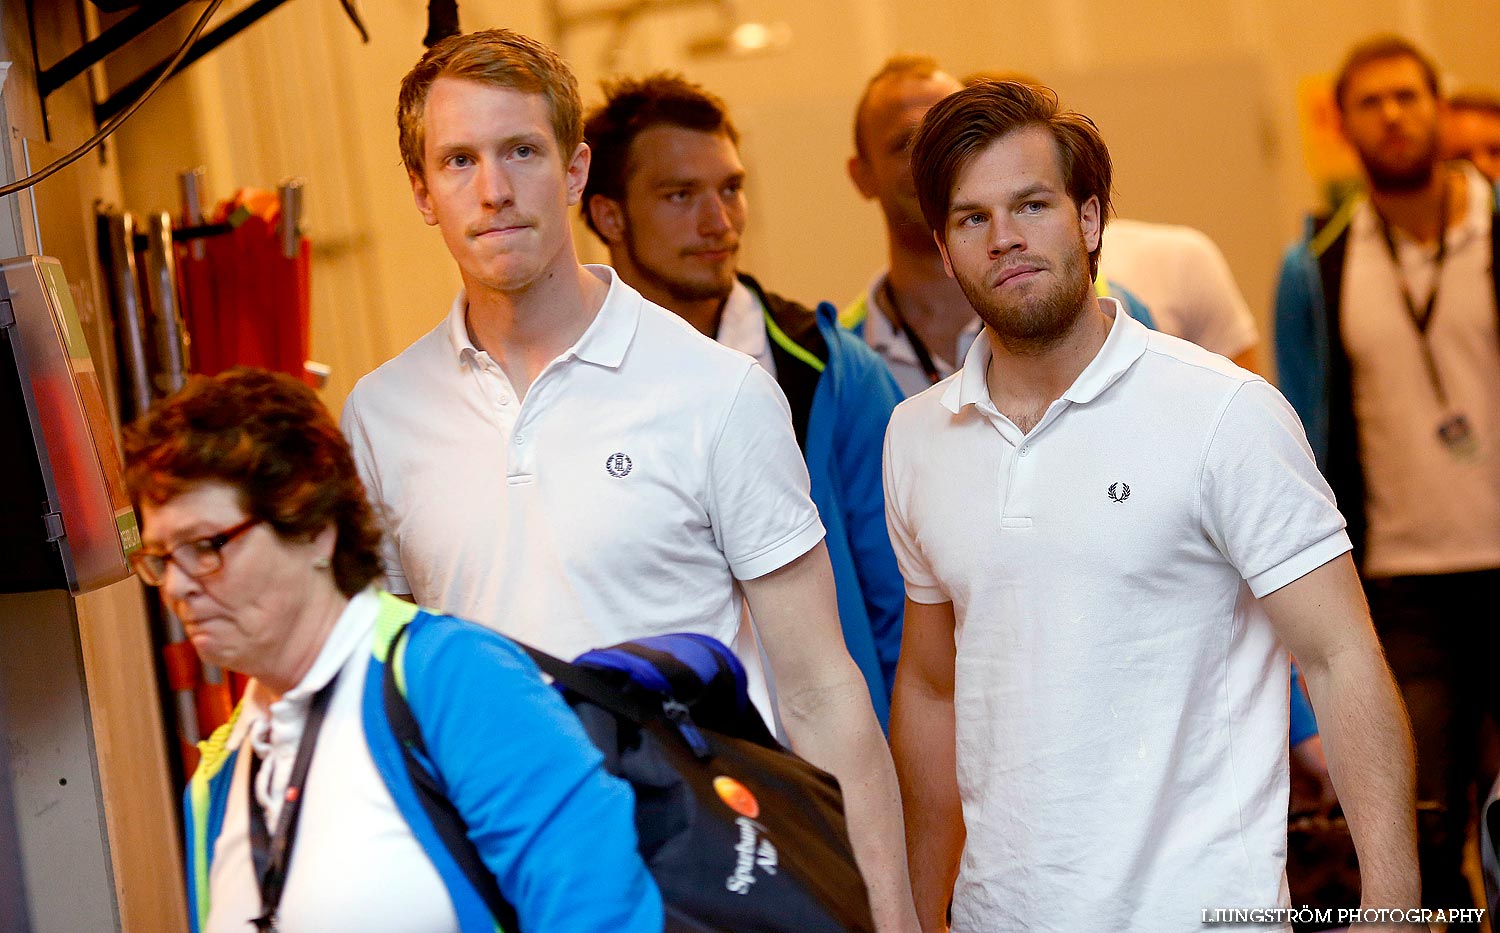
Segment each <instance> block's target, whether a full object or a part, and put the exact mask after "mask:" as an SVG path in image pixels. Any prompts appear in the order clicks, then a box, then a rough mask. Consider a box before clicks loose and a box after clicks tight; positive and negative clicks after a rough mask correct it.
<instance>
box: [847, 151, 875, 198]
mask: <svg viewBox="0 0 1500 933" xmlns="http://www.w3.org/2000/svg"><path fill="white" fill-rule="evenodd" d="M848 167H849V180H850V181H852V182H854V187H855V188H857V189H859V194H860V197H862V198H864V199H865V200H866V201H869V200H872V199H874V197H875V196H876V195H877V194H879V193H880V192H878V191H876V190H875V180H874V179H873V178H871V177H870V163H868V162H866V161H865V160H864V157H863V156H861V155H859V154H858V153H855V154H854V155H852V156H850V157H849V162H848Z"/></svg>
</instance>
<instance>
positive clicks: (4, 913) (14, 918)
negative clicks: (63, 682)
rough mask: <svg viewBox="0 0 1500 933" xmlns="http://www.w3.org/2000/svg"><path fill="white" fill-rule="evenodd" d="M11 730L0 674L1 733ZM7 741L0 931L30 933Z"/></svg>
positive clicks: (2, 764)
mask: <svg viewBox="0 0 1500 933" xmlns="http://www.w3.org/2000/svg"><path fill="white" fill-rule="evenodd" d="M9 731H10V720H9V717H8V716H7V714H6V712H5V678H4V677H0V736H4V735H7V734H8V733H9ZM8 746H9V742H8V741H7V742H0V933H30V931H31V912H30V911H29V910H28V909H27V906H26V884H25V875H24V874H23V873H22V870H21V833H20V830H19V828H18V827H17V824H16V808H15V794H14V792H13V791H12V789H11V780H10V752H9V749H8Z"/></svg>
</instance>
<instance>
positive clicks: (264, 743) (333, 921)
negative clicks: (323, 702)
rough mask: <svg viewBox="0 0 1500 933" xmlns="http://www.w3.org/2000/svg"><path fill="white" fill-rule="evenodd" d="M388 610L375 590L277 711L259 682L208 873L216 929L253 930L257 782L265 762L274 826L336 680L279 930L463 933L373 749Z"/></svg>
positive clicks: (264, 789) (266, 798) (236, 738)
mask: <svg viewBox="0 0 1500 933" xmlns="http://www.w3.org/2000/svg"><path fill="white" fill-rule="evenodd" d="M378 608H379V601H378V597H377V596H376V595H375V593H374V591H372V590H366V591H364V592H362V593H359V594H358V595H356V596H355V597H354V598H353V599H352V600H350V601H349V605H348V606H347V607H346V608H345V609H344V613H343V615H341V616H340V617H339V621H338V622H337V623H336V624H335V626H334V629H333V631H332V632H330V633H329V636H328V640H327V641H326V642H324V644H323V649H322V651H320V652H319V653H318V657H317V660H315V661H314V662H313V665H312V667H311V668H309V669H308V672H307V674H306V676H304V677H303V678H302V681H301V683H299V684H297V686H296V687H293V688H292V689H291V690H288V691H287V692H286V693H285V694H284V695H283V696H282V697H281V699H279V700H277V701H275V702H273V703H269V705H268V704H267V702H266V700H267V695H266V693H265V691H264V688H262V687H261V686H260V685H259V684H258V683H257V682H255V681H251V682H250V688H249V690H248V691H247V692H246V694H245V704H244V708H243V709H242V710H241V712H240V718H239V720H238V721H237V722H236V723H235V728H234V730H233V731H232V732H231V734H230V738H229V747H230V748H234V747H237V746H243V747H241V748H240V753H239V756H238V757H237V758H236V759H235V766H234V776H233V777H232V778H231V784H230V789H229V803H228V806H227V808H226V809H225V812H224V825H223V829H222V830H221V831H220V833H219V838H218V841H217V842H216V843H215V847H214V858H213V867H212V869H211V870H210V872H209V881H208V883H209V892H210V897H209V903H210V904H211V905H212V909H211V912H210V914H209V922H208V925H207V927H206V928H205V933H253V931H254V930H255V926H254V924H253V923H251V921H252V919H253V918H255V917H257V916H259V915H260V889H259V888H258V887H257V885H256V881H255V872H254V868H253V867H252V864H251V858H250V836H249V831H250V817H249V812H248V804H247V801H246V785H247V784H248V782H249V776H250V760H251V756H253V755H257V754H259V755H261V756H263V758H262V763H261V767H260V774H259V776H258V777H259V780H258V782H257V783H258V784H259V785H260V787H259V788H258V789H257V791H258V792H257V794H256V798H257V800H258V801H259V802H260V803H261V806H262V808H263V812H264V813H265V814H266V825H267V826H268V827H271V828H272V829H273V830H274V828H275V826H276V823H277V820H278V819H279V817H280V814H281V802H282V799H283V798H284V797H285V795H286V785H287V782H288V780H289V779H290V777H291V771H292V764H293V762H294V761H295V760H296V757H297V746H298V744H299V743H300V742H301V740H302V727H303V725H304V724H305V723H306V721H307V710H308V706H309V704H310V703H311V702H312V696H313V694H315V693H317V692H318V691H319V690H321V689H322V688H323V686H324V685H325V684H327V683H328V681H329V680H331V679H332V678H333V675H334V674H335V673H338V674H339V682H338V685H337V686H335V687H334V688H333V697H332V698H331V699H330V702H329V705H328V710H327V713H326V714H325V716H324V719H323V728H322V729H321V730H320V731H319V732H318V740H317V754H315V755H314V756H313V760H312V767H311V768H309V769H308V774H307V795H306V798H305V802H304V803H303V806H302V814H301V818H300V821H299V823H298V829H297V836H296V842H295V844H294V845H293V847H292V861H291V870H290V871H289V872H288V874H287V881H286V888H285V890H284V891H283V893H282V898H281V907H280V910H279V913H278V926H277V929H279V930H281V931H283V933H345V931H347V933H386V931H388V933H457V930H458V916H457V915H456V914H455V913H454V911H453V904H452V902H451V901H450V900H449V897H448V889H447V887H445V886H444V884H443V880H442V878H441V877H439V875H438V873H437V869H436V868H434V867H433V865H432V862H431V860H429V859H428V858H427V854H426V853H425V852H423V851H422V847H421V845H419V844H418V842H417V840H416V837H414V836H413V835H412V833H411V827H409V826H408V825H407V823H406V820H405V818H404V817H402V815H401V812H400V811H399V810H397V809H396V803H395V801H394V800H392V799H391V794H390V791H389V790H387V789H386V786H385V782H384V781H383V780H381V777H380V772H379V771H377V770H376V769H375V762H374V760H373V759H372V758H371V757H370V749H369V746H368V745H367V744H366V742H365V733H364V726H363V724H362V719H361V713H360V701H361V697H362V695H363V693H364V683H365V671H366V669H367V668H368V666H369V661H370V640H371V637H372V633H373V631H374V627H375V615H376V612H377V610H378Z"/></svg>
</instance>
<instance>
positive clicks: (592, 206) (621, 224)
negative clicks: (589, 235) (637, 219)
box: [588, 194, 625, 246]
mask: <svg viewBox="0 0 1500 933" xmlns="http://www.w3.org/2000/svg"><path fill="white" fill-rule="evenodd" d="M588 208H589V218H590V219H591V220H593V222H594V229H596V230H598V231H599V236H600V237H602V238H603V240H604V242H605V245H607V246H617V245H619V244H620V243H621V242H623V241H624V239H625V205H623V204H621V203H620V202H619V201H616V200H615V199H614V198H610V197H605V196H604V195H602V194H596V195H594V196H593V197H591V198H589V203H588Z"/></svg>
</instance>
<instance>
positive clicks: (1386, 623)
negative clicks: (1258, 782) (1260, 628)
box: [1276, 36, 1500, 930]
mask: <svg viewBox="0 0 1500 933" xmlns="http://www.w3.org/2000/svg"><path fill="white" fill-rule="evenodd" d="M1335 99H1336V101H1337V103H1338V110H1339V117H1340V121H1341V123H1342V129H1343V133H1344V136H1345V138H1347V139H1348V141H1349V142H1350V144H1351V145H1352V146H1353V147H1354V150H1355V152H1356V153H1357V154H1358V156H1359V159H1360V162H1361V164H1362V166H1363V168H1364V173H1365V176H1366V179H1367V181H1368V191H1369V194H1368V197H1359V198H1355V199H1353V200H1351V201H1349V202H1348V203H1346V204H1345V205H1343V206H1342V207H1341V208H1340V209H1339V210H1338V211H1337V212H1336V213H1334V214H1333V215H1332V216H1331V217H1319V218H1314V219H1313V220H1311V221H1310V222H1309V224H1308V232H1307V236H1306V238H1305V239H1304V240H1303V241H1302V242H1300V243H1297V244H1296V245H1294V246H1293V247H1292V248H1291V249H1290V250H1288V252H1287V255H1286V258H1285V261H1284V262H1283V265H1282V270H1281V280H1280V283H1279V284H1278V287H1277V294H1276V364H1277V366H1276V369H1277V372H1278V374H1279V378H1280V382H1281V388H1282V391H1284V392H1285V393H1286V397H1287V399H1288V400H1289V401H1290V402H1291V403H1292V405H1293V407H1295V408H1296V409H1297V412H1298V413H1299V414H1300V415H1301V416H1302V423H1303V424H1304V425H1305V426H1306V428H1307V434H1308V439H1309V440H1310V441H1311V443H1312V448H1313V451H1314V453H1315V454H1316V456H1317V459H1318V464H1319V466H1320V467H1321V468H1322V470H1323V473H1324V475H1325V476H1327V478H1328V482H1329V485H1331V486H1332V487H1333V490H1334V492H1335V493H1336V494H1337V496H1338V501H1339V503H1340V504H1341V505H1342V506H1343V508H1344V510H1345V513H1346V514H1347V515H1348V517H1349V536H1350V538H1351V539H1352V540H1353V543H1354V558H1355V560H1356V561H1357V562H1358V564H1359V568H1360V573H1361V575H1362V576H1363V577H1364V581H1365V591H1366V595H1367V596H1368V598H1369V601H1370V611H1371V614H1372V615H1373V617H1374V620H1375V629H1376V631H1377V632H1378V633H1379V635H1380V638H1381V641H1382V643H1383V644H1384V646H1385V650H1386V653H1387V655H1388V656H1389V658H1390V662H1391V667H1392V669H1393V670H1394V671H1395V673H1396V679H1397V681H1398V682H1399V683H1400V684H1401V689H1402V693H1403V694H1404V695H1405V699H1406V705H1407V709H1408V711H1409V712H1410V714H1411V721H1412V729H1413V732H1414V733H1415V735H1416V742H1417V800H1418V806H1419V811H1418V819H1417V825H1418V829H1419V832H1420V838H1421V861H1422V887H1423V895H1424V898H1425V899H1426V902H1427V904H1428V905H1430V906H1433V907H1438V906H1442V907H1454V906H1458V907H1466V906H1469V905H1471V904H1472V903H1473V901H1472V895H1471V894H1470V891H1469V886H1468V882H1467V881H1466V879H1465V878H1464V876H1463V874H1462V871H1461V866H1462V861H1463V848H1464V842H1465V837H1466V835H1467V829H1468V826H1469V814H1470V809H1471V807H1472V802H1473V788H1472V786H1471V784H1472V781H1473V777H1474V774H1475V759H1476V755H1477V750H1478V747H1479V737H1480V735H1481V727H1482V725H1483V719H1484V717H1486V716H1490V717H1494V716H1496V715H1497V714H1500V693H1497V691H1495V690H1494V688H1493V683H1494V670H1493V661H1494V658H1495V657H1496V655H1497V654H1500V629H1497V627H1496V626H1495V625H1494V624H1493V623H1492V622H1491V621H1487V620H1489V619H1490V616H1489V614H1488V613H1487V612H1486V611H1485V610H1483V609H1478V610H1476V607H1483V606H1487V605H1488V606H1493V605H1494V604H1495V603H1496V601H1497V600H1500V468H1497V457H1500V448H1497V444H1500V313H1497V302H1496V296H1497V294H1500V264H1497V263H1496V262H1495V255H1496V248H1497V245H1500V204H1497V201H1496V196H1495V191H1494V189H1493V188H1492V187H1491V185H1490V184H1489V182H1488V180H1486V179H1485V178H1484V177H1483V176H1482V175H1481V174H1480V173H1479V172H1478V171H1477V170H1476V169H1475V168H1474V167H1473V166H1472V165H1468V164H1466V163H1460V162H1455V163H1442V162H1440V161H1438V147H1439V124H1440V116H1441V112H1442V102H1441V98H1440V95H1439V87H1438V78H1437V68H1436V66H1435V65H1434V64H1433V63H1432V61H1431V60H1430V59H1429V58H1428V57H1427V56H1426V55H1424V54H1423V53H1422V52H1421V51H1420V50H1419V49H1418V48H1416V47H1415V46H1414V45H1412V43H1410V42H1409V41H1407V40H1406V39H1403V38H1401V37H1399V36H1376V37H1374V38H1371V39H1369V40H1366V41H1364V42H1361V43H1359V44H1358V45H1356V46H1355V47H1354V48H1353V49H1352V50H1350V52H1349V54H1348V55H1347V56H1346V59H1345V62H1344V65H1343V67H1342V68H1340V70H1339V73H1338V78H1337V82H1336V85H1335ZM1320 719H1321V717H1320ZM1465 928H1467V929H1471V930H1472V929H1476V928H1477V927H1476V926H1464V925H1457V926H1454V927H1451V929H1454V930H1459V929H1465Z"/></svg>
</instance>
